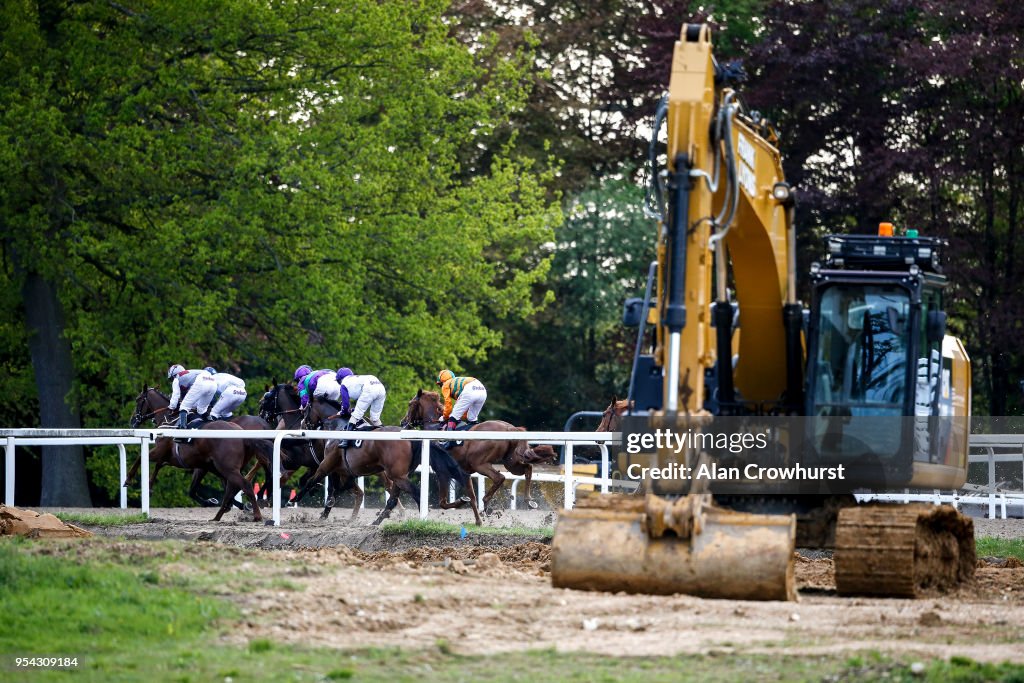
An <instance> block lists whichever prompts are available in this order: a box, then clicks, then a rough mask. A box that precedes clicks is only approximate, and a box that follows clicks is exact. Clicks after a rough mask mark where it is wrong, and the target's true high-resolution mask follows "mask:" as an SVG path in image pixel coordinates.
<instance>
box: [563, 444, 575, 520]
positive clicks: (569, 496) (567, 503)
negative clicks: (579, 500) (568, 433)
mask: <svg viewBox="0 0 1024 683" xmlns="http://www.w3.org/2000/svg"><path fill="white" fill-rule="evenodd" d="M572 461H573V458H572V441H568V440H567V441H566V442H565V463H564V466H565V470H564V474H565V499H564V500H563V505H564V507H565V509H566V510H572V508H573V505H574V504H575V502H576V501H575V500H574V498H575V495H576V492H575V491H573V488H572Z"/></svg>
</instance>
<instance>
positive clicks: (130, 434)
mask: <svg viewBox="0 0 1024 683" xmlns="http://www.w3.org/2000/svg"><path fill="white" fill-rule="evenodd" d="M179 434H180V432H178V431H177V430H175V429H75V430H69V429H0V439H4V440H5V442H6V449H5V455H6V457H5V474H6V476H5V487H4V502H5V504H6V505H13V504H14V481H15V468H14V452H15V448H16V447H17V446H68V445H86V446H97V445H116V446H117V447H118V454H119V457H120V481H122V482H123V481H124V479H125V477H126V476H127V460H126V450H125V447H126V446H133V447H134V446H138V447H139V448H140V456H141V472H140V477H141V498H142V500H141V504H142V511H143V512H144V513H146V514H148V513H149V493H150V492H149V447H150V444H152V443H153V442H154V441H155V440H156V439H157V438H160V437H173V436H177V435H179ZM357 435H358V438H360V439H363V440H389V441H393V440H403V441H418V442H419V445H420V448H421V451H420V452H421V464H420V466H419V468H418V470H417V471H418V472H419V473H420V475H421V476H420V500H421V501H422V502H423V504H422V506H421V508H420V517H421V518H423V519H426V517H427V514H428V505H427V500H428V495H429V491H430V467H429V463H430V442H431V441H438V440H447V439H449V438H451V434H450V433H449V432H424V431H415V430H404V431H400V432H358V433H357ZM355 436H356V435H355V434H353V432H330V431H318V430H294V431H284V430H267V431H241V432H240V431H238V430H204V431H203V438H211V439H272V440H273V442H274V451H273V453H274V455H273V465H272V467H273V481H274V484H273V487H274V491H273V500H274V507H273V513H272V522H273V524H274V525H275V526H277V525H280V523H281V509H280V504H281V491H280V488H279V483H280V471H281V442H282V441H283V440H284V439H321V440H322V439H343V438H348V439H351V438H354V437H355ZM515 436H516V438H517V439H525V440H527V441H528V442H529V443H531V444H535V445H536V444H551V445H555V446H558V445H560V446H563V448H564V450H563V454H562V460H563V465H562V468H561V472H560V473H559V474H552V473H548V472H541V471H535V472H534V474H533V480H534V481H538V482H544V481H547V482H559V483H561V484H562V485H563V487H564V506H565V508H566V509H569V508H572V506H573V505H574V503H575V498H576V488H577V487H578V486H580V485H582V484H591V485H594V486H597V487H600V490H601V492H602V493H607V492H608V491H609V490H610V489H611V488H612V487H613V486H616V487H627V488H633V489H635V488H636V484H635V483H633V482H623V481H622V480H613V479H612V477H611V472H610V465H609V453H608V446H609V445H611V444H612V443H614V442H615V440H616V438H617V437H618V435H617V434H611V433H608V432H520V433H517V434H516V435H515ZM458 438H459V439H462V440H501V441H506V440H508V438H509V434H508V432H460V433H459V435H458ZM576 446H598V447H599V448H600V450H601V466H600V473H599V475H598V476H583V475H580V474H577V473H575V472H573V471H572V462H573V450H574V448H575V447H576ZM970 450H971V454H970V462H971V463H987V464H988V485H987V486H972V487H967V488H965V489H964V490H963V491H959V492H958V491H949V492H946V493H943V492H941V491H932V492H930V493H927V492H925V493H922V492H913V493H912V492H910V491H909V490H908V491H905V492H903V493H884V494H875V493H872V494H861V495H858V499H859V500H864V501H867V500H884V501H891V502H904V503H909V502H915V501H917V502H932V503H935V504H940V503H949V504H951V505H954V506H955V507H958V508H959V507H962V506H965V505H976V506H983V507H987V508H988V516H989V517H990V518H994V517H996V512H997V509H998V510H999V512H1001V515H1000V516H1001V517H1002V518H1003V519H1006V517H1007V509H1008V508H1009V509H1010V510H1012V509H1013V508H1014V506H1019V507H1020V508H1021V513H1022V514H1024V492H1019V491H1002V490H999V489H998V488H997V485H996V484H997V482H996V480H995V464H996V463H997V462H1014V463H1016V462H1019V463H1021V468H1022V469H1021V471H1022V476H1024V435H1022V434H982V435H973V436H972V437H971V440H970ZM474 476H475V477H477V481H476V482H475V483H476V490H477V496H478V499H482V497H483V484H484V483H485V480H484V479H483V478H482V477H480V475H474ZM505 477H506V479H508V480H510V482H511V488H512V507H513V509H515V506H516V500H517V491H518V485H519V482H520V481H522V480H523V479H524V478H525V477H522V476H517V475H512V474H511V473H506V474H505ZM360 485H362V484H361V483H360ZM127 496H128V492H127V489H126V488H124V487H122V488H121V496H120V504H121V507H122V508H125V507H127V504H128V497H127Z"/></svg>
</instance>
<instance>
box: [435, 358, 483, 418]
mask: <svg viewBox="0 0 1024 683" xmlns="http://www.w3.org/2000/svg"><path fill="white" fill-rule="evenodd" d="M437 386H439V387H441V397H442V398H443V399H444V414H443V415H442V421H444V420H447V422H448V425H447V427H448V429H450V430H454V429H455V427H456V426H458V423H459V421H460V420H466V421H467V422H476V421H477V420H478V418H479V417H480V410H481V409H483V407H484V402H485V401H486V400H487V389H485V388H484V385H483V382H481V381H480V380H478V379H476V378H475V377H456V376H455V375H454V374H453V373H452V371H451V370H442V371H441V372H439V373H438V375H437ZM453 402H454V405H453Z"/></svg>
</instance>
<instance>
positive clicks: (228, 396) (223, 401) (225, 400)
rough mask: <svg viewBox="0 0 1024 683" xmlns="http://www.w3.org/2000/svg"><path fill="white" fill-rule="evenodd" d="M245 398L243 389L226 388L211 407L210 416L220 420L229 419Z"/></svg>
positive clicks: (236, 387) (237, 387) (235, 387)
mask: <svg viewBox="0 0 1024 683" xmlns="http://www.w3.org/2000/svg"><path fill="white" fill-rule="evenodd" d="M245 397H246V393H245V387H239V386H229V387H227V388H226V389H224V391H222V392H221V394H220V398H219V399H218V400H217V402H216V403H215V404H214V405H213V410H211V411H210V416H211V417H222V418H223V417H231V413H233V412H235V408H237V407H238V406H240V405H242V401H244V400H245Z"/></svg>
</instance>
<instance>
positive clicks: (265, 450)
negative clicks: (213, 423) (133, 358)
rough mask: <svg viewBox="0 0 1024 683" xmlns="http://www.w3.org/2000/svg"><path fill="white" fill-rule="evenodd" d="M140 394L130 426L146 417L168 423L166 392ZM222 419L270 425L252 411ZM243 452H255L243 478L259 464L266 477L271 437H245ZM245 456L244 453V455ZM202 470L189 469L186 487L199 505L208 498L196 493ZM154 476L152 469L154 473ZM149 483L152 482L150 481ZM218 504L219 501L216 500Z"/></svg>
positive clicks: (249, 425)
mask: <svg viewBox="0 0 1024 683" xmlns="http://www.w3.org/2000/svg"><path fill="white" fill-rule="evenodd" d="M143 394H146V395H147V400H148V403H147V408H146V411H147V412H145V413H142V412H139V399H138V398H136V400H135V403H136V411H135V414H134V415H133V416H132V421H131V426H132V429H135V428H137V427H138V426H139V424H141V423H142V422H145V421H146V420H153V424H154V425H156V426H169V425H171V417H170V415H168V414H167V413H168V406H170V404H171V400H170V399H169V398H168V397H167V395H166V394H164V393H163V392H161V391H159V390H157V389H151V388H143ZM159 415H164V421H163V423H161V424H157V416H159ZM225 422H231V423H232V424H235V425H238V426H239V427H241V428H242V429H247V430H269V429H271V426H270V423H269V422H267V421H266V420H264V419H263V418H262V417H256V416H255V415H235V416H233V417H230V418H228V419H227V420H225ZM243 445H244V446H245V449H246V452H247V453H248V455H250V456H252V455H255V456H256V462H255V463H254V464H253V468H252V469H251V470H250V471H249V472H248V473H247V474H246V475H245V478H246V479H247V480H249V481H252V475H253V473H254V472H255V471H256V468H257V467H262V468H263V472H264V474H265V477H266V478H265V481H270V460H271V458H272V457H273V454H274V442H273V441H272V440H271V439H245V440H244V441H243ZM141 457H142V456H141V455H140V456H139V458H138V459H136V460H135V463H134V464H133V465H132V468H131V470H130V472H129V475H128V477H127V478H126V480H125V483H124V485H125V486H127V485H128V482H129V481H131V480H132V479H133V478H134V477H135V473H136V471H137V470H138V468H139V465H140V464H141ZM246 460H248V457H247V458H246ZM205 475H206V472H205V471H203V470H197V471H196V472H193V473H192V476H193V483H192V486H191V487H190V488H189V495H190V496H191V497H192V499H193V500H195V501H197V502H198V503H199V504H200V505H203V506H208V505H210V501H207V500H205V499H203V498H200V497H199V494H198V491H199V483H200V482H201V481H202V480H203V476H205ZM154 476H155V473H154ZM150 486H152V484H150ZM217 504H219V502H218V503H217ZM235 505H238V507H242V506H241V505H239V504H238V503H235Z"/></svg>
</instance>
